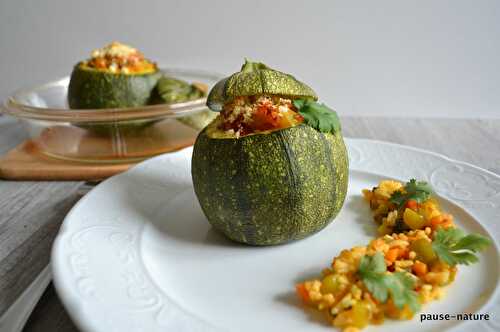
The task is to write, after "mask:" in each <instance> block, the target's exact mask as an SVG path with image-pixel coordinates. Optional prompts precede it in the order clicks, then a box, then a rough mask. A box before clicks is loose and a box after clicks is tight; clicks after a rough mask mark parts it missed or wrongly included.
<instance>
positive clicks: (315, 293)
mask: <svg viewBox="0 0 500 332" xmlns="http://www.w3.org/2000/svg"><path fill="white" fill-rule="evenodd" d="M363 196H364V198H365V200H366V201H367V202H368V203H369V204H370V208H371V210H372V211H373V218H374V221H375V222H376V223H377V224H378V225H379V226H378V233H379V234H378V235H379V237H377V238H375V239H374V240H372V241H371V242H370V243H369V244H368V245H367V246H358V247H353V248H351V249H346V250H342V252H341V253H340V255H338V256H337V257H335V258H334V259H333V261H332V264H331V266H330V267H329V268H326V269H324V270H323V271H322V274H321V277H319V278H317V279H313V280H307V281H304V282H302V283H300V284H297V285H296V291H297V294H298V296H299V297H300V298H301V299H302V301H303V302H304V303H305V304H306V305H308V306H311V307H313V308H316V309H317V310H319V311H322V312H324V313H325V316H326V318H327V319H328V321H329V322H331V323H332V325H334V326H335V327H338V328H340V329H342V330H343V331H344V332H354V331H358V330H359V329H362V328H364V327H366V326H367V325H369V324H382V323H383V322H384V320H385V319H386V318H391V319H411V318H412V317H413V315H414V314H415V313H416V312H418V311H419V310H420V309H421V306H422V305H424V304H425V303H428V302H430V301H433V300H438V299H440V298H442V297H443V295H444V290H445V287H446V286H447V285H449V284H450V283H452V282H453V280H454V279H455V275H456V273H457V265H459V264H464V265H469V264H472V263H475V262H477V261H478V258H477V256H476V255H475V253H477V252H479V251H481V250H484V249H485V248H486V247H488V246H489V245H490V244H491V241H490V240H489V239H487V238H485V237H484V236H482V235H479V234H468V235H467V234H465V233H464V232H463V231H462V230H460V229H459V228H457V227H456V226H455V224H454V223H453V216H452V215H450V214H447V213H444V212H443V211H442V210H441V208H440V206H439V203H438V201H437V199H436V198H435V197H434V194H433V191H432V188H431V187H430V186H429V185H428V184H427V183H426V182H417V181H416V180H414V179H412V180H410V181H409V182H407V183H406V184H403V183H401V182H398V181H392V180H384V181H381V182H380V183H379V185H378V186H377V187H374V188H373V189H372V190H369V189H365V190H363Z"/></svg>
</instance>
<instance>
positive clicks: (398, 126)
mask: <svg viewBox="0 0 500 332" xmlns="http://www.w3.org/2000/svg"><path fill="white" fill-rule="evenodd" d="M0 121H3V122H0V154H3V153H5V152H6V151H8V150H9V149H11V148H12V147H14V146H16V145H17V144H19V143H20V142H21V141H22V140H23V139H24V138H25V136H24V134H22V131H21V127H20V126H19V125H17V124H13V123H12V121H5V120H2V119H1V118H0ZM342 125H343V131H344V135H345V136H347V137H359V138H370V139H377V140H383V141H389V142H394V143H399V144H405V145H410V146H414V147H419V148H422V149H426V150H431V151H434V152H438V153H441V154H444V155H446V156H448V157H450V158H454V159H458V160H462V161H466V162H470V163H472V164H475V165H477V166H480V167H482V168H485V169H488V170H490V171H492V172H495V173H497V174H499V175H500V119H485V120H461V119H406V118H405V119H403V118H401V119H394V118H376V117H374V118H370V117H363V118H352V117H344V118H342ZM82 185H83V183H82V182H9V181H0V315H1V313H3V312H4V311H5V310H6V309H7V308H8V307H9V305H10V304H11V303H12V302H13V301H14V300H15V299H16V298H17V297H18V296H19V294H21V292H22V291H23V290H24V289H25V288H26V287H27V286H28V285H29V283H30V282H31V281H32V280H33V279H34V278H35V277H36V276H37V275H38V273H40V271H41V270H42V269H43V267H44V266H45V265H46V264H47V263H48V261H49V255H50V247H51V244H52V240H53V238H54V236H55V234H56V232H57V230H58V228H59V225H60V223H61V221H62V219H63V218H64V216H65V214H66V213H67V211H68V210H69V209H70V208H71V206H72V205H73V204H74V203H75V202H76V201H77V200H78V198H79V194H78V191H79V188H80V187H81V186H82ZM24 331H62V332H70V331H72V332H75V331H77V329H76V328H75V326H74V325H73V324H72V322H71V320H70V319H69V317H68V315H67V314H66V312H65V310H64V308H63V307H62V305H61V303H60V302H59V300H58V298H57V295H56V293H55V292H54V288H53V287H52V285H50V286H49V288H48V289H47V290H46V292H45V293H44V295H43V296H42V299H41V300H40V302H39V304H38V305H37V307H36V308H35V311H34V312H33V314H32V315H31V317H30V319H29V321H28V323H27V325H26V327H25V329H24Z"/></svg>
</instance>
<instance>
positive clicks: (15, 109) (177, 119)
mask: <svg viewBox="0 0 500 332" xmlns="http://www.w3.org/2000/svg"><path fill="white" fill-rule="evenodd" d="M162 72H163V73H165V74H167V75H169V76H173V77H176V78H179V79H182V80H186V81H188V82H196V83H201V84H204V85H206V86H208V87H211V86H212V85H213V84H215V83H216V82H217V81H218V80H219V79H220V78H221V76H220V75H218V74H215V73H210V72H205V71H201V70H194V69H162ZM68 84H69V77H65V78H63V79H60V80H57V81H53V82H49V83H46V84H43V85H40V86H37V87H35V88H32V89H28V90H20V91H18V92H16V93H14V94H13V95H12V96H11V97H9V98H8V99H7V101H6V102H5V103H4V108H3V111H4V112H5V113H7V114H10V115H12V116H14V117H16V118H18V119H19V120H20V121H22V122H23V123H24V125H25V128H26V129H27V131H28V133H29V135H30V138H31V139H32V140H33V142H34V143H35V146H36V148H37V150H38V151H39V152H40V153H42V154H44V155H47V156H50V157H54V158H58V159H65V160H71V161H78V162H90V163H119V162H132V161H138V160H142V159H146V158H149V157H151V156H154V155H158V154H161V153H164V152H169V151H174V150H178V149H181V148H184V147H186V146H189V145H191V144H193V142H194V140H195V139H196V135H197V134H198V132H199V129H200V126H197V125H193V120H195V121H194V122H203V121H204V119H205V118H206V117H208V116H207V113H208V112H209V111H208V109H207V107H206V106H205V102H206V98H200V99H196V100H192V101H189V102H183V103H176V104H170V105H150V106H143V107H132V108H109V109H70V108H69V106H68V103H67V90H68Z"/></svg>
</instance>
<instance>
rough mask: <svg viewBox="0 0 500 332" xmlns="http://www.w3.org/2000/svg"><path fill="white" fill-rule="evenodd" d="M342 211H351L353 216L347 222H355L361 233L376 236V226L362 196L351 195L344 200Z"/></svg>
mask: <svg viewBox="0 0 500 332" xmlns="http://www.w3.org/2000/svg"><path fill="white" fill-rule="evenodd" d="M343 209H346V210H348V211H352V212H353V213H354V214H355V215H354V218H353V219H352V220H350V221H349V222H351V221H352V222H355V223H357V224H359V225H361V228H362V229H363V232H365V234H367V235H369V236H375V235H376V234H377V227H376V224H375V223H374V222H373V217H372V213H371V210H370V207H369V206H368V204H367V203H366V202H365V199H364V198H363V196H362V195H352V196H350V197H349V199H348V200H346V202H345V204H344V207H343Z"/></svg>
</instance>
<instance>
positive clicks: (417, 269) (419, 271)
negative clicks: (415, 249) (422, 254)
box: [412, 260, 427, 277]
mask: <svg viewBox="0 0 500 332" xmlns="http://www.w3.org/2000/svg"><path fill="white" fill-rule="evenodd" d="M412 270H413V273H415V275H417V276H418V277H423V276H424V275H426V274H427V264H425V263H423V262H421V261H418V260H417V261H415V263H414V264H413V267H412Z"/></svg>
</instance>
